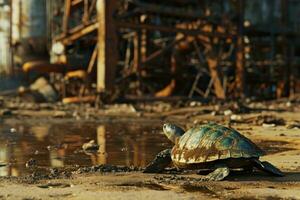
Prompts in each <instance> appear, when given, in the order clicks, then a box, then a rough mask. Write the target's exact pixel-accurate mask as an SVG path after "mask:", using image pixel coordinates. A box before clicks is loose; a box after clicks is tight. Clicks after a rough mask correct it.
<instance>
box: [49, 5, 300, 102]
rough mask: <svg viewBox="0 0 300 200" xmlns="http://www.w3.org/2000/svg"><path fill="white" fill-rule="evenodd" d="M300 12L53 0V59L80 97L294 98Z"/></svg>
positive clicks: (294, 8) (281, 7)
mask: <svg viewBox="0 0 300 200" xmlns="http://www.w3.org/2000/svg"><path fill="white" fill-rule="evenodd" d="M254 9H255V11H256V12H253V10H254ZM299 13H300V2H299V1H295V0H275V1H270V0H226V1H219V0H213V1H211V0H204V1H199V0H166V1H156V0H154V1H153V0H152V1H150V0H65V1H61V0H51V1H47V16H48V23H47V24H48V25H47V26H48V41H49V45H48V46H49V49H50V55H51V59H50V60H51V62H52V63H54V64H63V66H64V67H66V68H67V70H65V71H64V73H63V75H64V80H65V82H66V80H67V84H65V85H64V87H63V88H62V91H64V92H63V93H64V95H63V97H66V96H77V95H79V96H80V97H81V100H82V99H84V98H86V100H95V98H94V95H95V94H96V93H97V94H99V93H108V94H109V95H110V96H113V97H126V98H140V97H147V98H148V97H154V98H163V97H169V96H185V97H189V98H195V97H201V98H202V97H203V98H208V97H216V98H219V99H230V98H240V97H246V96H248V97H249V96H256V97H263V98H276V97H278V98H279V97H283V96H291V95H293V94H295V93H296V92H297V91H298V92H299V89H300V88H299V87H300V82H299V80H298V79H299V77H300V72H299V69H300V62H299V58H300V48H299V47H300V38H299V33H300V27H299V21H297V20H298V19H299V16H297V15H299ZM72 80H75V81H73V82H72ZM70 88H73V92H69V94H68V91H71V89H70ZM78 91H79V92H78Z"/></svg>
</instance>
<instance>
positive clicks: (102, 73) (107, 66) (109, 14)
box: [97, 0, 118, 92]
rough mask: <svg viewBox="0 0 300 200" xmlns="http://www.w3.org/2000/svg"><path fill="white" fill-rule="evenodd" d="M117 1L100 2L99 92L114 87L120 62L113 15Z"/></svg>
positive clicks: (98, 8) (99, 0)
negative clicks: (116, 68)
mask: <svg viewBox="0 0 300 200" xmlns="http://www.w3.org/2000/svg"><path fill="white" fill-rule="evenodd" d="M116 5H117V0H98V1H97V13H98V24H99V26H98V62H97V90H98V92H104V91H106V90H111V89H112V88H113V86H114V78H115V67H116V65H117V62H118V50H117V49H118V48H117V32H116V27H115V22H114V19H113V14H114V11H115V9H116V7H117V6H116Z"/></svg>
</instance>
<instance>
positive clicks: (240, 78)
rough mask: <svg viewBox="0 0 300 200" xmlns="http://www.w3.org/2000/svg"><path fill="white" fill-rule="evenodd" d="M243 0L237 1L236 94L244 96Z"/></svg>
mask: <svg viewBox="0 0 300 200" xmlns="http://www.w3.org/2000/svg"><path fill="white" fill-rule="evenodd" d="M244 11H245V3H244V0H239V1H238V16H239V21H238V36H237V46H236V48H237V49H236V50H237V51H236V74H235V76H236V77H235V82H236V95H237V96H239V97H244V95H245V60H244V40H243V39H244Z"/></svg>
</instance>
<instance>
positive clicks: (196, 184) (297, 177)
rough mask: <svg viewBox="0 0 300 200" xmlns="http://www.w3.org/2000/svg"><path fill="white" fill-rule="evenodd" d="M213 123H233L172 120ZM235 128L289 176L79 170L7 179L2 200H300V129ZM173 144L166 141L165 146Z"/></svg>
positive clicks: (0, 190) (292, 115)
mask: <svg viewBox="0 0 300 200" xmlns="http://www.w3.org/2000/svg"><path fill="white" fill-rule="evenodd" d="M265 114H272V115H275V116H276V117H281V118H283V119H285V121H286V122H287V123H288V122H290V121H293V120H298V119H300V113H298V112H265ZM253 115H260V114H245V115H241V116H242V117H243V118H250V117H253ZM212 119H214V120H216V121H219V122H221V123H223V124H226V123H227V122H226V119H225V117H223V116H212V115H210V114H207V115H193V116H192V117H190V118H189V119H187V120H185V121H182V120H178V119H176V116H171V117H170V118H169V119H168V121H174V122H176V120H177V122H178V123H180V124H188V126H191V125H192V124H193V123H197V122H199V121H200V122H202V121H204V120H212ZM10 120H13V119H10ZM162 122H163V121H160V120H158V121H157V122H155V123H162ZM231 125H232V127H233V128H235V129H237V130H239V131H240V132H241V133H242V134H244V135H246V136H247V137H249V138H250V139H251V140H253V141H254V142H255V143H257V144H258V146H260V147H261V148H262V149H263V150H265V151H266V152H267V155H266V156H264V157H262V158H261V160H267V161H269V162H271V163H272V164H274V165H275V166H277V167H278V168H280V169H281V170H282V171H283V172H284V173H285V174H286V176H285V177H271V176H268V175H266V174H264V173H263V172H258V171H257V172H254V173H251V174H237V173H232V174H230V176H229V177H228V178H227V179H226V180H224V181H220V182H205V181H200V178H199V177H200V175H196V174H190V173H175V174H169V173H168V174H143V173H141V171H139V170H137V171H135V170H134V171H132V172H105V173H103V172H82V173H76V172H78V170H75V171H72V173H71V174H70V176H66V177H63V176H59V177H58V178H51V179H50V178H47V177H46V178H38V179H34V178H32V175H31V178H30V175H29V176H20V177H1V183H0V199H300V161H299V160H300V159H299V158H300V129H288V128H287V127H286V125H276V126H275V127H269V126H262V125H255V124H251V123H248V124H247V123H232V124H231ZM162 137H163V136H162ZM162 140H163V141H165V140H164V139H162ZM168 145H170V144H169V143H165V144H164V145H163V146H160V148H162V147H165V146H166V147H167V146H168ZM116 159H117V158H116Z"/></svg>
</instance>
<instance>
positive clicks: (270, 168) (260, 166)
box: [253, 159, 284, 176]
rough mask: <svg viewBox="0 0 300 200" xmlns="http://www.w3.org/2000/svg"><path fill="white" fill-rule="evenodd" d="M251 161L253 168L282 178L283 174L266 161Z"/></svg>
mask: <svg viewBox="0 0 300 200" xmlns="http://www.w3.org/2000/svg"><path fill="white" fill-rule="evenodd" d="M253 161H254V166H255V167H256V168H258V169H260V170H262V171H264V172H267V173H269V174H272V175H275V176H284V174H283V173H282V172H281V171H280V170H279V169H278V168H276V167H275V166H274V165H272V164H271V163H269V162H267V161H263V162H261V161H260V160H258V159H253Z"/></svg>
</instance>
